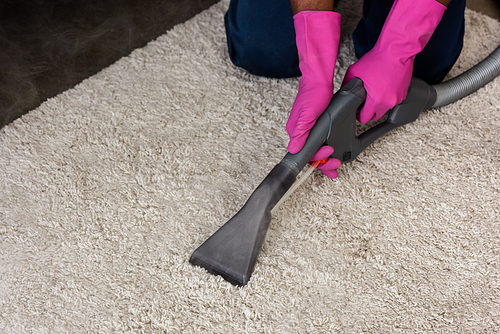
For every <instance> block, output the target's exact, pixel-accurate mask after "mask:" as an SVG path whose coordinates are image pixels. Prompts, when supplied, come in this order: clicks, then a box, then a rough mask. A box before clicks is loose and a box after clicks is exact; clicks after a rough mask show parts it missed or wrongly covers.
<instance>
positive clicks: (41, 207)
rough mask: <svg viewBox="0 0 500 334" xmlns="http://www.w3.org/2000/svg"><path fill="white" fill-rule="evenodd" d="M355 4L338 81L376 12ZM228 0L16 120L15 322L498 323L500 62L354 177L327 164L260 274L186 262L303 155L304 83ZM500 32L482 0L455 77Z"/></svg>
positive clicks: (378, 147)
mask: <svg viewBox="0 0 500 334" xmlns="http://www.w3.org/2000/svg"><path fill="white" fill-rule="evenodd" d="M349 5H352V2H348V1H342V2H341V6H342V7H340V8H339V11H340V12H341V13H343V14H344V15H343V24H344V25H343V40H342V42H341V47H340V53H339V60H338V67H337V76H336V84H337V88H338V87H339V86H340V82H341V81H342V77H343V74H344V73H345V70H346V68H347V66H348V65H349V64H350V63H352V62H353V61H354V56H353V49H352V46H351V41H350V39H349V38H350V37H349V36H350V34H351V31H352V30H353V28H354V27H355V25H356V22H357V19H358V18H359V15H360V13H361V1H357V2H355V6H353V7H350V8H349V7H348V6H349ZM227 6H228V1H227V0H225V1H223V2H222V3H219V4H217V5H215V6H213V7H212V8H210V9H209V10H207V11H205V12H203V13H201V14H199V15H198V16H196V17H194V18H193V19H191V20H190V21H188V22H186V23H184V24H181V25H178V26H176V27H174V28H173V29H172V30H171V31H168V32H167V33H166V34H164V35H163V36H161V37H160V38H158V39H157V40H156V41H153V42H151V43H150V44H148V45H147V46H146V47H144V48H142V49H138V50H136V51H134V52H133V53H132V54H131V55H130V56H128V57H125V58H123V59H121V60H120V61H118V62H117V63H115V64H114V65H112V66H110V67H109V68H106V69H104V70H103V71H101V72H100V73H98V74H97V75H95V76H93V77H91V78H89V79H87V80H85V81H84V82H82V83H81V84H79V85H78V86H76V87H75V88H73V89H70V90H68V91H66V92H64V93H62V94H60V95H59V96H57V97H55V98H53V99H50V100H49V101H47V102H46V103H44V104H43V105H42V106H40V107H39V108H37V109H36V110H33V111H32V112H30V113H29V114H27V115H26V116H24V117H23V118H22V119H19V120H17V121H15V122H14V123H12V124H10V125H9V126H7V127H5V128H3V129H2V130H0V332H2V333H87V332H91V333H112V332H113V333H114V332H116V333H120V332H136V333H361V332H372V333H402V332H405V333H406V332H421V333H422V332H426V333H427V332H439V333H458V332H460V333H462V332H463V333H494V332H500V268H499V266H500V196H499V195H500V194H499V193H500V142H499V135H500V79H496V80H495V81H493V82H492V83H490V84H488V85H487V86H486V87H484V88H482V89H481V90H479V91H478V92H477V93H474V94H473V95H471V96H470V97H467V98H464V99H463V100H461V101H459V102H456V103H454V104H453V105H450V106H447V107H443V108H440V109H437V110H430V111H427V112H424V113H423V114H422V116H421V118H420V119H418V120H417V121H416V122H414V123H412V124H410V125H407V126H405V127H403V128H401V129H397V130H395V131H394V132H392V133H390V134H389V135H387V136H386V137H384V138H382V139H380V140H378V141H377V142H376V143H375V144H373V145H372V146H371V147H369V148H368V149H367V150H366V151H365V152H364V153H363V154H362V155H361V156H360V157H359V158H358V159H357V160H356V161H355V162H353V163H350V164H346V165H345V166H342V168H341V169H340V177H339V178H338V179H337V180H330V179H328V178H326V177H324V176H322V175H321V173H318V172H317V173H315V174H314V175H313V176H312V177H311V178H310V179H309V180H307V181H306V182H305V183H304V184H303V185H302V186H301V188H299V190H297V192H296V193H295V194H294V195H293V197H291V198H290V200H289V201H287V202H286V203H285V204H284V205H283V206H282V207H280V209H279V212H278V215H277V216H276V217H275V218H274V219H273V221H272V223H271V227H270V230H269V233H268V236H267V240H266V242H265V245H264V248H263V252H262V253H261V256H260V258H259V261H258V263H257V266H256V269H255V272H254V275H253V277H252V279H251V281H250V283H249V284H248V285H247V286H246V287H245V288H242V289H241V288H236V287H234V286H232V285H230V284H229V283H227V282H225V281H224V280H222V279H221V278H220V277H215V276H212V275H210V274H208V273H207V272H206V271H205V270H203V269H201V268H198V267H193V266H192V265H191V264H189V262H188V259H189V256H190V254H191V252H192V251H193V250H194V249H195V248H196V247H198V246H199V245H200V243H202V242H203V241H204V240H205V239H206V238H207V237H209V236H210V235H211V234H212V233H213V232H214V231H215V230H217V228H218V227H219V226H221V225H222V224H224V223H225V222H226V221H227V220H228V219H229V218H230V217H232V215H233V214H234V213H235V212H237V210H238V209H239V208H240V207H241V206H242V204H243V203H244V202H245V201H246V199H247V198H248V196H249V195H250V194H251V192H252V191H253V190H254V188H255V187H256V186H257V185H258V184H259V183H260V181H261V180H262V179H263V178H264V176H265V175H266V174H267V173H268V172H269V171H270V170H271V168H272V167H273V166H274V165H275V164H276V163H277V162H279V160H280V159H281V158H282V157H283V155H284V154H285V153H286V144H287V139H288V137H287V134H286V131H285V122H286V119H287V115H288V112H289V110H290V108H291V106H292V103H293V100H294V97H295V93H296V90H297V86H298V79H287V80H271V79H266V78H259V77H254V76H252V75H249V74H247V73H245V72H244V71H242V70H240V69H238V68H235V67H233V66H232V65H231V63H230V61H229V59H228V56H227V48H226V39H225V34H224V28H223V14H224V13H225V10H226V8H227ZM499 31H500V24H499V22H497V21H495V20H493V19H490V18H488V17H486V16H483V15H480V14H478V13H475V12H472V11H467V35H466V41H465V49H464V51H463V53H462V55H461V57H460V60H459V62H458V63H457V65H456V67H455V68H454V69H453V72H452V75H455V74H458V73H460V72H462V71H464V70H465V69H467V68H469V67H471V66H472V65H473V64H475V63H476V62H478V61H479V60H480V59H482V58H483V57H485V56H486V55H487V54H488V53H489V52H490V51H492V50H493V49H494V48H495V47H496V46H497V45H498V44H500V34H499Z"/></svg>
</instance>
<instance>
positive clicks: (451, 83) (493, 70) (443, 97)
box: [432, 46, 500, 108]
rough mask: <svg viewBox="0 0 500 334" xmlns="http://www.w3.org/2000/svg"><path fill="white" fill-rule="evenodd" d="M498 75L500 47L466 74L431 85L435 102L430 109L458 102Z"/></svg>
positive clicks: (499, 70) (499, 72)
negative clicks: (434, 91)
mask: <svg viewBox="0 0 500 334" xmlns="http://www.w3.org/2000/svg"><path fill="white" fill-rule="evenodd" d="M499 74H500V46H498V47H497V48H496V49H495V50H494V51H493V52H492V53H491V54H490V55H489V56H488V57H486V58H485V59H484V60H483V61H481V62H480V63H479V64H477V65H476V66H474V67H473V68H471V69H469V70H467V71H466V72H464V73H462V74H460V75H458V76H456V77H455V78H453V79H450V80H448V81H446V82H443V83H440V84H437V85H433V86H432V87H433V88H434V89H435V90H436V94H437V97H436V101H435V102H434V104H433V105H432V108H437V107H442V106H445V105H447V104H450V103H453V102H455V101H458V100H460V99H461V98H463V97H465V96H467V95H469V94H471V93H473V92H475V91H476V90H478V89H479V88H481V87H483V86H484V85H486V84H487V83H488V82H490V81H491V80H493V79H495V78H496V77H497V76H498V75H499Z"/></svg>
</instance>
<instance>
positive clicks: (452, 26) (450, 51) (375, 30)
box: [352, 0, 465, 84]
mask: <svg viewBox="0 0 500 334" xmlns="http://www.w3.org/2000/svg"><path fill="white" fill-rule="evenodd" d="M393 2H394V1H393V0H365V2H364V4H363V19H361V21H360V22H359V24H358V26H357V28H356V30H355V31H354V33H353V35H352V37H353V42H354V49H355V51H356V57H358V59H359V58H361V56H363V55H364V54H365V53H366V52H368V51H369V50H371V48H372V47H373V46H374V45H375V43H376V42H377V38H378V36H379V34H380V31H381V30H382V26H383V25H384V22H385V19H386V17H387V15H388V14H389V11H390V9H391V7H392V4H393ZM464 12H465V0H452V1H451V3H450V5H449V6H448V9H447V10H446V12H445V14H444V16H443V18H442V20H441V22H440V23H439V25H438V27H437V29H436V31H435V32H434V34H433V35H432V37H431V39H430V40H429V42H428V43H427V45H426V46H425V48H424V50H423V51H422V52H421V53H419V54H418V55H417V56H416V57H415V63H414V67H413V76H415V77H417V78H420V79H423V80H424V81H426V82H427V83H428V84H436V83H439V82H441V81H442V80H443V79H444V77H445V76H446V74H448V72H449V71H450V69H451V68H452V66H453V65H454V64H455V62H456V60H457V58H458V56H459V55H460V52H461V51H462V46H463V37H464Z"/></svg>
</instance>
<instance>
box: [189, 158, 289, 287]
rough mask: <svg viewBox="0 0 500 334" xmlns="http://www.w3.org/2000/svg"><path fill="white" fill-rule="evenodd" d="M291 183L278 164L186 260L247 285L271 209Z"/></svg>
mask: <svg viewBox="0 0 500 334" xmlns="http://www.w3.org/2000/svg"><path fill="white" fill-rule="evenodd" d="M294 182H295V174H294V173H293V172H292V171H291V170H290V169H289V168H288V167H287V166H285V165H282V164H278V165H276V166H275V167H274V168H273V170H272V171H271V172H270V173H269V174H268V175H267V177H266V178H265V179H264V181H262V183H261V184H260V185H259V187H258V188H257V189H256V190H255V191H254V192H253V194H252V196H250V198H249V199H248V201H247V202H246V204H245V205H244V206H243V208H242V209H241V210H240V211H239V212H238V213H237V214H236V215H235V216H234V217H233V218H231V219H230V220H229V221H228V222H227V223H226V224H224V225H223V226H222V227H221V228H220V229H219V230H218V231H217V232H215V233H214V234H213V235H212V236H211V237H210V238H208V239H207V240H206V241H205V242H204V243H203V244H202V245H201V246H200V247H198V249H196V250H195V251H194V253H193V254H192V255H191V258H190V259H189V262H191V263H192V264H194V265H197V266H200V267H203V268H205V269H206V270H208V272H210V273H211V274H215V275H220V276H222V277H223V278H224V279H225V280H227V281H229V282H230V283H232V284H234V285H238V286H244V285H246V284H247V283H248V280H249V279H250V276H251V275H252V271H253V269H254V267H255V263H256V262H257V258H258V256H259V253H260V250H261V248H262V244H263V243H264V240H265V238H266V234H267V230H268V228H269V224H270V222H271V210H272V209H273V207H274V206H275V205H276V203H277V202H278V201H279V199H280V198H281V197H282V196H283V195H284V194H285V192H286V191H287V190H288V189H289V188H290V187H291V186H292V184H293V183H294Z"/></svg>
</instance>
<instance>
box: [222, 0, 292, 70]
mask: <svg viewBox="0 0 500 334" xmlns="http://www.w3.org/2000/svg"><path fill="white" fill-rule="evenodd" d="M224 23H225V26H226V35H227V44H228V48H229V56H230V58H231V61H232V62H233V64H234V65H236V66H239V67H242V68H244V69H245V70H247V71H248V72H250V73H252V74H255V75H260V76H266V77H272V78H286V77H296V76H300V70H299V58H298V54H297V46H296V44H295V29H294V25H293V14H292V8H291V6H290V1H289V0H232V1H231V3H230V5H229V9H228V11H227V13H226V15H225V17H224Z"/></svg>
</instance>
